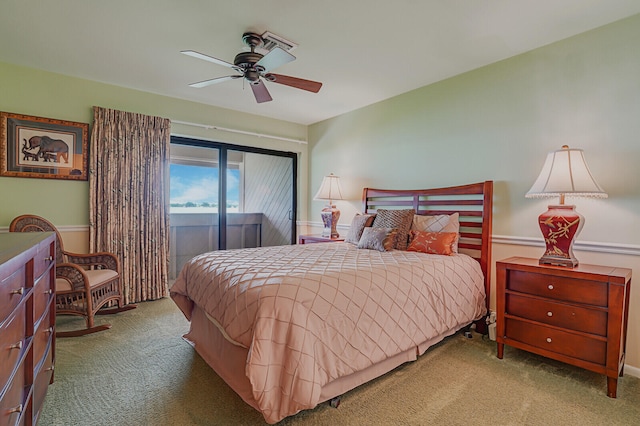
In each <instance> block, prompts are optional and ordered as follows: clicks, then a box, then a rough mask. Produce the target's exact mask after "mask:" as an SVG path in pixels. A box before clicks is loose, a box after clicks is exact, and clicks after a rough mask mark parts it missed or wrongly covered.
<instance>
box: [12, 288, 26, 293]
mask: <svg viewBox="0 0 640 426" xmlns="http://www.w3.org/2000/svg"><path fill="white" fill-rule="evenodd" d="M11 294H24V287H20V288H18V289H15V290H11Z"/></svg>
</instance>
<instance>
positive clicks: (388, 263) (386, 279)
mask: <svg viewBox="0 0 640 426" xmlns="http://www.w3.org/2000/svg"><path fill="white" fill-rule="evenodd" d="M171 297H172V298H173V300H174V301H175V303H176V304H177V305H178V306H179V307H180V309H181V310H182V311H183V312H184V314H185V316H186V317H187V319H190V315H191V310H192V308H193V304H194V303H196V304H198V305H199V306H200V307H201V308H203V310H204V311H206V312H207V313H208V315H209V316H210V319H212V320H213V321H214V323H216V325H217V326H218V328H219V329H220V330H221V331H222V332H223V334H224V335H225V337H226V338H227V339H228V340H229V341H231V342H233V343H235V344H237V345H240V346H243V347H245V348H247V349H248V351H249V355H248V358H247V360H246V365H245V366H246V368H245V373H246V375H247V377H248V378H249V381H250V382H251V386H252V389H253V396H254V398H255V401H256V403H257V405H258V407H259V409H260V411H261V412H262V414H263V415H264V418H265V420H266V421H267V422H269V423H275V422H277V421H279V420H281V419H283V418H284V417H287V416H289V415H292V414H295V413H297V412H298V411H300V410H303V409H308V408H313V407H315V406H316V405H317V404H318V402H320V401H319V398H320V390H321V388H322V386H324V385H325V384H327V383H329V382H331V381H333V380H335V379H337V378H340V377H343V376H346V375H349V374H351V373H353V372H355V371H359V370H362V369H364V368H366V367H368V366H370V365H373V364H375V363H378V362H380V361H382V360H385V359H386V358H388V357H390V356H393V355H395V354H397V353H400V352H403V351H406V350H408V349H411V348H417V346H418V345H419V344H420V343H422V342H425V341H427V340H428V339H431V338H433V337H435V336H439V335H441V334H443V333H446V332H448V331H452V330H457V329H459V328H460V327H462V326H464V325H466V324H469V323H470V322H471V321H473V320H476V319H479V318H481V317H482V315H483V314H484V312H485V294H484V284H483V277H482V272H481V270H480V266H479V264H478V263H477V262H476V261H475V260H473V259H472V258H470V257H468V256H466V255H462V254H460V255H455V256H438V255H427V254H423V253H416V252H405V251H392V252H378V251H374V250H362V249H360V250H358V249H356V248H355V246H353V245H351V244H348V243H318V244H305V245H297V246H278V247H266V248H259V249H242V250H228V251H217V252H212V253H207V254H203V255H200V256H197V257H195V258H193V259H192V260H191V261H190V262H188V263H187V264H186V265H185V267H184V268H183V269H182V271H181V273H180V276H179V277H178V279H177V280H176V282H175V284H174V285H173V287H172V288H171Z"/></svg>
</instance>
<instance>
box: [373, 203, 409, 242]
mask: <svg viewBox="0 0 640 426" xmlns="http://www.w3.org/2000/svg"><path fill="white" fill-rule="evenodd" d="M415 214H416V211H415V210H414V209H404V210H384V209H379V210H378V211H377V212H376V218H375V220H374V221H373V225H372V226H373V227H374V228H395V229H396V230H397V232H396V242H395V244H394V248H395V249H398V250H406V249H407V244H408V241H409V230H410V229H411V223H412V221H413V216H414V215H415Z"/></svg>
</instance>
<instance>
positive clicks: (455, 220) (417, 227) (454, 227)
mask: <svg viewBox="0 0 640 426" xmlns="http://www.w3.org/2000/svg"><path fill="white" fill-rule="evenodd" d="M411 230H413V231H421V232H455V233H456V234H458V238H456V241H455V243H453V245H452V247H451V248H452V250H453V252H454V253H457V252H458V240H459V239H460V235H459V234H460V215H459V214H458V213H454V214H451V215H448V214H439V215H436V216H423V215H418V214H417V215H414V216H413V223H412V224H411Z"/></svg>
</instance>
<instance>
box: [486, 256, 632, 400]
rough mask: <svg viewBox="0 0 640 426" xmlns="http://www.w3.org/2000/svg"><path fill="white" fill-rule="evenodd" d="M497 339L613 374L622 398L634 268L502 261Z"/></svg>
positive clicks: (611, 391)
mask: <svg viewBox="0 0 640 426" xmlns="http://www.w3.org/2000/svg"><path fill="white" fill-rule="evenodd" d="M496 272H497V280H496V294H497V295H496V309H497V312H496V313H497V324H496V341H497V344H498V358H500V359H502V357H503V355H504V345H505V344H507V345H509V346H512V347H514V348H518V349H523V350H526V351H529V352H532V353H536V354H538V355H542V356H545V357H547V358H552V359H555V360H558V361H561V362H565V363H567V364H571V365H575V366H577V367H581V368H585V369H587V370H591V371H594V372H596V373H600V374H604V375H606V376H607V395H608V396H609V397H611V398H615V397H616V391H617V387H618V377H619V376H620V377H622V373H623V368H624V357H625V349H626V340H627V321H628V316H629V290H630V287H631V269H627V268H616V267H611V266H598V265H582V264H581V265H579V266H577V267H575V268H567V267H561V266H551V265H539V264H538V260H537V259H528V258H523V257H511V258H509V259H505V260H502V261H499V262H496Z"/></svg>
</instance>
